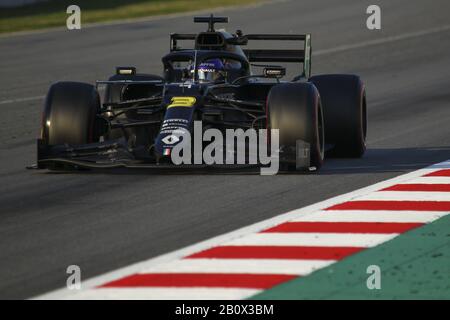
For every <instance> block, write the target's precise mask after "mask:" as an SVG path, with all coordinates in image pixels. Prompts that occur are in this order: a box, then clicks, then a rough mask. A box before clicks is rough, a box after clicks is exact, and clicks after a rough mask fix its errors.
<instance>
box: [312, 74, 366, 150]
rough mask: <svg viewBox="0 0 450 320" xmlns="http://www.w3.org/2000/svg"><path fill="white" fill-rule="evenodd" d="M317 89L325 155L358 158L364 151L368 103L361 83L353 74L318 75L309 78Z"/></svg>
mask: <svg viewBox="0 0 450 320" xmlns="http://www.w3.org/2000/svg"><path fill="white" fill-rule="evenodd" d="M309 81H310V82H312V83H313V84H314V85H315V86H316V87H317V89H318V90H319V94H320V98H321V101H322V105H323V116H324V120H325V136H326V141H325V143H326V144H327V145H332V146H333V147H332V149H331V150H330V152H327V156H335V157H350V158H360V157H362V155H363V154H364V152H365V151H366V135H367V103H366V92H365V89H364V84H363V83H362V81H361V79H360V78H359V77H358V76H355V75H344V74H336V75H319V76H314V77H311V78H310V79H309Z"/></svg>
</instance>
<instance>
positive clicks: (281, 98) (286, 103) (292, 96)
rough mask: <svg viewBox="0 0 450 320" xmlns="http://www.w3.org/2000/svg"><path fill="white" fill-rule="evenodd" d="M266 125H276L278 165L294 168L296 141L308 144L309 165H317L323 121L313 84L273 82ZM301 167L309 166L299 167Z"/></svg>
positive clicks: (268, 101) (322, 145)
mask: <svg viewBox="0 0 450 320" xmlns="http://www.w3.org/2000/svg"><path fill="white" fill-rule="evenodd" d="M267 116H268V119H267V120H268V128H270V129H279V139H280V140H279V141H280V165H281V168H282V169H283V170H286V169H287V170H288V171H293V170H296V169H297V168H296V159H297V157H296V145H297V141H298V140H301V141H303V142H306V143H308V144H309V147H310V167H315V168H316V170H318V169H320V167H321V166H322V164H323V158H324V121H323V116H322V108H321V101H320V97H319V93H318V91H317V89H316V87H315V86H314V85H312V84H310V83H284V84H279V85H276V86H274V87H273V88H272V89H271V90H270V92H269V95H268V97H267ZM302 169H310V168H309V167H308V168H302Z"/></svg>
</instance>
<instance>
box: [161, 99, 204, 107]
mask: <svg viewBox="0 0 450 320" xmlns="http://www.w3.org/2000/svg"><path fill="white" fill-rule="evenodd" d="M195 101H197V99H195V98H194V97H173V98H172V100H171V101H170V104H169V105H168V106H167V109H169V108H173V107H188V108H190V107H192V106H193V105H194V104H195Z"/></svg>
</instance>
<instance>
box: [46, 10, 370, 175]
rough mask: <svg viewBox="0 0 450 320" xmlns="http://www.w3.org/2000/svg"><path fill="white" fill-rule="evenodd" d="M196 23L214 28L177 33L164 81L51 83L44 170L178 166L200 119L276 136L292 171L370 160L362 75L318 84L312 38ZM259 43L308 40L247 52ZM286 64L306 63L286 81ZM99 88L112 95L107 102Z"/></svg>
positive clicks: (124, 76) (120, 78)
mask: <svg viewBox="0 0 450 320" xmlns="http://www.w3.org/2000/svg"><path fill="white" fill-rule="evenodd" d="M194 22H196V23H207V24H208V30H207V31H206V32H201V33H199V34H177V33H175V34H171V36H170V53H168V54H167V55H165V56H164V57H163V58H162V64H163V76H159V75H152V74H142V73H137V72H136V68H134V67H117V68H116V74H115V75H113V76H112V77H111V78H109V80H107V81H97V82H96V84H95V85H91V84H85V83H79V82H57V83H55V84H53V85H52V86H51V88H50V90H49V92H48V94H47V98H46V102H45V109H44V112H43V117H42V127H41V133H40V138H39V139H38V155H37V158H38V159H37V160H38V162H37V167H38V168H47V169H53V170H58V169H66V168H67V167H73V168H114V167H155V166H156V167H158V166H159V167H164V166H172V167H173V166H174V165H175V164H174V161H173V159H172V157H171V154H172V151H173V150H174V148H175V147H176V146H177V144H179V143H181V142H182V140H184V138H183V137H184V136H183V135H182V134H177V133H179V132H184V133H186V132H188V133H194V123H195V122H198V121H201V123H202V129H201V130H202V132H204V131H205V130H207V129H211V128H214V129H215V130H216V131H217V130H219V131H220V132H225V131H227V130H228V129H241V131H242V130H247V129H255V130H260V129H270V130H273V129H278V136H277V138H278V147H277V150H272V151H276V152H277V154H278V155H279V163H280V165H281V168H282V169H285V170H304V169H306V170H317V169H319V168H320V167H321V165H322V163H323V160H324V155H325V152H326V153H327V155H332V156H339V157H361V156H362V155H363V153H364V152H365V149H366V146H365V140H366V131H367V111H366V110H367V107H366V96H365V89H364V85H363V83H362V81H361V80H360V78H359V77H358V76H356V75H344V74H335V75H334V74H333V75H317V76H312V77H311V75H310V73H311V36H310V35H309V34H303V35H294V34H288V35H278V34H247V35H244V34H243V33H242V31H240V30H238V31H236V33H235V34H230V33H228V32H226V31H223V30H220V31H216V30H215V24H216V23H227V22H228V18H226V17H214V16H213V15H211V16H210V17H196V18H194ZM182 41H192V42H193V44H194V46H193V48H191V49H183V48H181V47H180V43H181V42H182ZM256 41H273V42H275V41H280V42H279V43H287V41H290V42H291V43H301V47H300V48H301V49H247V45H248V43H250V42H256ZM283 63H299V64H301V66H302V70H301V73H300V74H298V75H296V76H295V77H294V78H293V79H292V80H291V81H289V82H286V81H282V80H281V79H282V78H283V77H285V76H286V68H285V67H283V66H280V65H279V64H283ZM273 64H276V65H273ZM253 69H256V70H260V71H259V72H257V73H254V72H252V70H253ZM99 86H104V89H105V93H104V98H103V101H102V103H101V101H100V98H99V93H98V89H99V88H98V87H99ZM194 134H195V133H194ZM270 137H271V136H270V135H269V136H268V138H267V141H266V143H267V144H269V140H270V139H271V138H270ZM271 146H272V145H271ZM247 148H248V147H247ZM217 150H219V149H216V150H215V152H222V151H223V152H230V150H228V149H227V150H225V151H224V150H222V151H217ZM235 151H236V150H235V149H233V150H232V151H231V152H235ZM184 156H186V154H184ZM201 163H202V165H205V161H202V162H201ZM206 164H210V163H208V162H206Z"/></svg>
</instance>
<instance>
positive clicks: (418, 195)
mask: <svg viewBox="0 0 450 320" xmlns="http://www.w3.org/2000/svg"><path fill="white" fill-rule="evenodd" d="M355 200H392V201H402V200H403V201H404V200H411V201H450V193H449V192H430V191H380V192H373V193H371V194H366V195H364V196H361V197H358V198H356V199H355Z"/></svg>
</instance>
